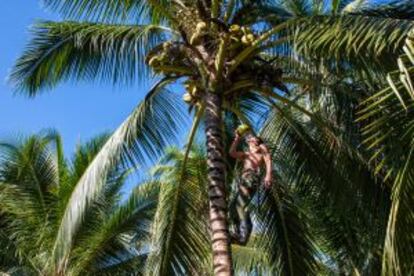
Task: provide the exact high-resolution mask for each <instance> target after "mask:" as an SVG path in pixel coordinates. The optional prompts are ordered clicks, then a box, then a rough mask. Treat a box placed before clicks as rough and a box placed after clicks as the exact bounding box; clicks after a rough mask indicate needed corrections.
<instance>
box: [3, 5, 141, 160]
mask: <svg viewBox="0 0 414 276" xmlns="http://www.w3.org/2000/svg"><path fill="white" fill-rule="evenodd" d="M36 19H48V20H59V18H58V16H57V15H56V14H53V13H50V12H46V11H45V10H42V8H41V5H40V1H39V0H13V1H10V0H9V1H6V0H2V1H0V28H1V29H0V31H1V38H2V41H1V44H0V47H1V48H0V80H1V81H0V139H4V138H8V137H10V136H12V137H13V136H16V135H20V134H23V135H27V134H33V133H36V132H38V131H40V130H42V129H46V128H55V129H57V130H58V131H59V132H60V133H61V135H62V136H63V139H64V146H65V151H66V152H67V153H70V152H72V151H73V149H74V147H75V145H76V144H77V143H78V142H79V141H81V140H82V141H85V140H87V139H89V138H91V137H93V136H94V135H96V134H99V133H102V132H104V131H111V130H114V129H115V128H116V127H117V126H118V125H119V124H120V123H121V122H122V121H123V120H124V119H125V118H126V117H127V116H128V114H129V112H131V111H132V109H133V108H134V106H136V104H137V103H138V102H139V101H140V99H142V97H143V95H144V94H145V92H146V90H147V88H146V87H129V88H113V87H111V86H110V85H101V84H97V83H62V84H61V85H59V86H58V87H57V88H55V89H53V90H50V91H46V92H45V93H43V94H42V95H40V96H38V97H37V98H34V99H28V98H25V97H23V96H20V95H14V94H13V89H12V87H11V86H10V85H9V84H7V79H6V78H7V75H8V73H9V71H10V68H11V67H12V65H13V63H14V61H15V60H16V58H17V57H18V56H19V54H20V53H21V52H22V51H23V49H24V47H25V45H26V43H27V42H28V40H29V38H30V34H29V27H30V25H31V24H33V22H35V20H36Z"/></svg>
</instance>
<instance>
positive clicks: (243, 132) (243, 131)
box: [236, 124, 251, 136]
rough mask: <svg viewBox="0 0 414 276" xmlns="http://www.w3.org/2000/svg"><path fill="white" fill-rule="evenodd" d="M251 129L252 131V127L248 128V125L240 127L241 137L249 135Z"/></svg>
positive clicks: (238, 131) (238, 130) (238, 129)
mask: <svg viewBox="0 0 414 276" xmlns="http://www.w3.org/2000/svg"><path fill="white" fill-rule="evenodd" d="M250 130H251V129H250V127H249V126H248V125H246V124H242V125H240V126H239V127H238V128H237V130H236V131H237V133H238V134H239V135H240V136H243V135H245V134H246V133H248V132H249V131H250Z"/></svg>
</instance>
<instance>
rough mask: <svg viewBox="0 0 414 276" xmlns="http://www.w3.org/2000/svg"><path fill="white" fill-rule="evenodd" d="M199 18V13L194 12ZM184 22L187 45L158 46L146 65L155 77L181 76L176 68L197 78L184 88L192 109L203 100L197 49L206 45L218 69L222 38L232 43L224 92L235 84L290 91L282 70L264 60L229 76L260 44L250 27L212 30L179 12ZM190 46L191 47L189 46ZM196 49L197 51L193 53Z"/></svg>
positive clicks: (253, 61)
mask: <svg viewBox="0 0 414 276" xmlns="http://www.w3.org/2000/svg"><path fill="white" fill-rule="evenodd" d="M194 12H195V13H196V14H197V12H196V11H194ZM178 13H179V16H180V18H182V19H183V22H184V23H181V25H182V29H181V31H183V32H184V33H185V35H186V36H187V42H180V41H167V42H164V43H162V44H160V45H158V46H156V47H155V48H154V49H153V50H152V51H151V52H150V53H149V54H148V55H147V57H146V62H147V63H148V65H149V66H150V67H152V68H153V70H154V72H155V73H162V74H164V75H166V76H169V75H179V74H181V73H180V72H179V70H177V72H175V71H174V69H175V68H186V69H187V70H188V69H189V70H191V71H192V72H194V73H195V74H194V75H193V76H191V77H190V78H189V79H188V80H187V81H185V83H184V86H185V89H186V92H185V93H184V95H183V100H184V102H186V103H187V104H189V105H190V106H194V105H197V103H198V102H200V100H201V98H202V89H201V87H202V86H201V80H200V76H197V72H198V69H199V68H198V67H197V65H196V64H195V59H196V58H197V57H196V56H195V55H194V49H197V48H196V47H197V46H198V45H202V46H203V49H204V51H205V52H206V53H207V54H208V55H210V56H211V60H210V62H212V63H208V65H207V66H214V61H215V56H216V55H217V51H218V41H219V40H218V38H219V37H222V36H227V38H228V39H229V40H228V41H229V43H228V45H227V46H226V59H225V63H224V68H223V74H224V78H223V80H224V81H225V82H226V83H225V84H224V86H225V87H223V89H224V90H226V89H231V87H232V86H233V84H234V83H236V82H239V81H244V80H248V81H253V82H254V83H255V86H266V87H275V86H276V87H278V88H279V89H282V90H284V91H287V89H286V87H285V86H284V85H283V83H282V82H281V76H282V70H281V69H280V68H278V67H277V66H274V65H272V64H271V62H267V61H266V60H264V59H256V57H253V58H250V59H248V60H246V61H245V62H243V63H242V64H240V65H239V66H238V67H237V69H236V70H235V71H233V72H232V73H231V75H227V74H228V73H227V72H228V71H227V69H228V66H230V65H231V62H229V61H231V60H232V59H233V58H234V57H235V56H237V55H238V54H239V53H240V52H241V51H242V50H243V49H244V48H246V47H249V46H251V45H253V44H254V43H255V42H256V41H257V37H258V36H257V35H256V34H255V33H254V32H253V31H252V30H251V29H250V28H249V27H247V26H240V25H236V24H234V25H231V26H230V27H228V26H225V25H224V27H223V26H220V25H217V28H211V25H212V24H216V23H214V22H207V21H203V20H201V19H200V17H198V16H195V17H194V16H193V15H191V13H190V12H189V11H185V10H183V11H178ZM189 44H190V45H189ZM192 47H193V48H194V49H192ZM241 92H243V91H241ZM232 94H233V95H228V97H229V98H226V100H227V101H232V100H233V98H232V97H235V96H236V95H234V93H232Z"/></svg>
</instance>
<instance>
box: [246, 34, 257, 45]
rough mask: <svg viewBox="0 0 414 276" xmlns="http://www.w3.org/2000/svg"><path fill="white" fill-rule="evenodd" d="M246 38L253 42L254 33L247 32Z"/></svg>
mask: <svg viewBox="0 0 414 276" xmlns="http://www.w3.org/2000/svg"><path fill="white" fill-rule="evenodd" d="M246 39H247V41H249V42H250V43H252V42H254V40H255V37H254V34H248V35H246Z"/></svg>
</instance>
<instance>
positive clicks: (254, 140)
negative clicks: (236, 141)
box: [246, 133, 263, 151]
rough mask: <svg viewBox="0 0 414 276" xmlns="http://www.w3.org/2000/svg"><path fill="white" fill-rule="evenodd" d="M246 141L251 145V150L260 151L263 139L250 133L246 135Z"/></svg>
mask: <svg viewBox="0 0 414 276" xmlns="http://www.w3.org/2000/svg"><path fill="white" fill-rule="evenodd" d="M246 143H247V145H248V146H249V150H250V151H258V150H260V145H261V144H263V141H262V139H260V138H259V137H257V136H255V135H253V134H251V133H249V134H248V135H246Z"/></svg>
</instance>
